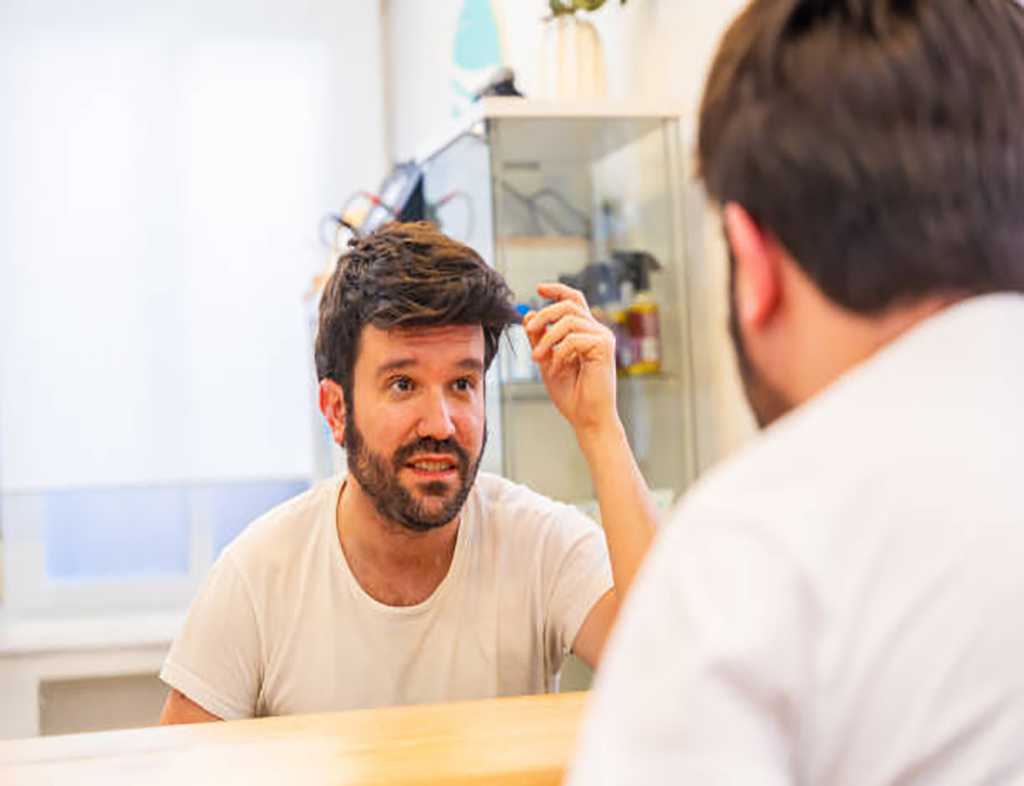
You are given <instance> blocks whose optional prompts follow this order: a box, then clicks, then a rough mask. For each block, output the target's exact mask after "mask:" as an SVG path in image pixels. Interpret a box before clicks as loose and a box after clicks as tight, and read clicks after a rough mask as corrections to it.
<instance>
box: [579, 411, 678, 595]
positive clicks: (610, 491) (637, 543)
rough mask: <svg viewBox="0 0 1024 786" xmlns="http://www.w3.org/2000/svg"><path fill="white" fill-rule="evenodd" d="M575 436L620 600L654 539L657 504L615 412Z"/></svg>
mask: <svg viewBox="0 0 1024 786" xmlns="http://www.w3.org/2000/svg"><path fill="white" fill-rule="evenodd" d="M576 438H577V441H578V442H579V445H580V449H581V450H582V451H583V455H584V457H585V458H586V460H587V464H588V465H589V467H590V474H591V476H592V477H593V480H594V488H595V489H596V491H597V504H598V506H599V507H600V509H601V523H602V525H603V527H604V531H605V537H606V538H607V539H608V553H609V556H610V558H611V563H612V574H613V576H614V578H615V589H616V595H617V597H618V600H619V602H620V603H621V601H622V599H623V598H624V597H625V594H626V592H627V591H628V589H629V587H630V585H631V584H632V583H633V578H634V577H635V576H636V573H637V571H638V570H639V568H640V563H641V562H642V561H643V558H644V555H645V554H646V553H647V549H648V548H649V546H650V545H651V541H652V540H653V538H654V531H655V528H656V527H657V522H658V509H657V506H656V505H655V504H654V498H653V497H652V496H651V492H650V490H649V489H648V488H647V483H646V482H645V481H644V478H643V475H642V474H641V473H640V467H638V466H637V463H636V460H635V459H634V458H633V451H632V450H630V448H629V441H628V440H627V439H626V431H625V429H624V428H623V426H622V423H621V421H620V420H619V419H618V418H617V417H616V418H614V420H611V421H609V422H608V423H607V424H606V425H604V426H602V427H601V428H599V429H594V430H591V431H586V432H578V433H577V434H576Z"/></svg>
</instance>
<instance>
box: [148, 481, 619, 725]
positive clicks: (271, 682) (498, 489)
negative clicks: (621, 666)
mask: <svg viewBox="0 0 1024 786" xmlns="http://www.w3.org/2000/svg"><path fill="white" fill-rule="evenodd" d="M343 480H344V479H343V478H342V477H338V478H332V479H329V480H327V481H324V482H322V483H320V484H318V485H316V486H315V487H313V488H312V489H310V490H309V491H307V492H306V493H304V494H302V495H300V496H298V497H296V498H295V499H293V500H290V501H289V502H286V503H285V504H284V505H282V506H280V507H278V508H276V509H275V510H273V511H271V512H270V513H268V514H266V515H265V516H263V517H262V518H260V519H258V520H257V521H256V522H254V523H253V524H252V525H250V526H249V527H248V528H247V529H246V530H245V532H243V533H242V535H240V536H239V537H238V538H237V539H236V540H235V541H234V542H233V543H232V544H231V545H230V546H229V547H228V548H226V549H225V550H224V552H223V553H222V554H221V556H220V558H219V559H218V560H217V562H216V564H215V565H214V567H213V569H212V570H211V572H210V575H209V576H208V578H207V579H206V582H205V583H204V585H203V587H202V589H201V590H200V591H199V594H198V596H197V597H196V599H195V601H194V602H193V605H192V607H191V609H190V611H189V614H188V617H187V619H186V621H185V624H184V627H183V629H182V630H181V632H180V634H179V635H178V637H177V639H176V640H175V642H174V644H173V645H172V647H171V650H170V653H169V654H168V656H167V660H166V663H165V664H164V667H163V670H162V671H161V674H160V676H161V678H162V679H163V680H164V682H166V683H167V684H168V685H170V686H171V687H173V688H176V689H177V690H179V691H181V692H182V693H184V694H185V695H186V696H188V697H189V698H190V699H192V701H194V702H196V703H197V704H199V705H200V706H201V707H203V708H204V709H205V710H207V711H208V712H211V713H213V714H214V715H218V716H220V717H222V718H225V719H236V718H248V717H253V716H264V715H291V714H297V713H307V712H321V711H332V710H345V709H361V708H368V707H380V706H390V705H399V704H420V703H431V702H441V701H459V700H468V699H477V698H492V697H495V696H513V695H524V694H532V693H543V692H549V691H552V690H555V689H556V688H557V676H558V673H559V670H560V669H561V666H562V662H563V660H564V658H565V656H566V654H567V653H568V652H569V650H570V648H571V646H572V643H573V641H574V639H575V637H576V633H577V631H578V630H579V628H580V626H581V625H582V624H583V621H584V620H585V619H586V616H587V614H589V612H590V610H591V608H592V607H593V606H594V604H595V603H596V602H597V601H598V600H599V599H600V598H601V597H602V596H603V595H604V594H605V593H606V592H607V591H608V590H609V589H611V588H612V585H613V582H612V574H611V568H610V564H609V561H608V553H607V547H606V544H605V539H604V535H603V533H602V532H601V530H600V528H599V527H598V526H597V525H596V524H595V523H594V522H593V521H591V520H590V519H588V518H586V517H585V516H583V515H582V514H581V513H579V512H578V511H577V510H576V509H575V508H573V507H571V506H568V505H564V504H560V503H557V502H553V501H552V500H549V499H547V498H545V497H542V496H541V495H539V494H536V493H534V492H532V491H530V490H529V489H527V488H525V487H523V486H520V485H517V484H514V483H511V482H509V481H507V480H504V479H502V478H499V477H496V476H493V475H488V474H486V473H480V474H479V475H478V477H477V480H476V482H475V483H474V485H473V489H472V490H471V492H470V495H469V497H468V499H467V501H466V503H465V506H464V507H463V511H462V519H461V522H460V525H459V532H458V535H457V539H456V545H455V553H454V556H453V558H452V564H451V567H450V568H449V571H448V574H447V576H446V577H445V578H444V580H443V581H442V582H441V584H440V585H439V586H438V588H437V589H436V590H435V591H434V593H433V594H432V595H431V596H430V597H429V598H428V599H427V600H426V601H424V602H423V603H420V604H418V605H416V606H409V607H391V606H386V605H383V604H381V603H379V602H377V601H376V600H374V599H373V598H371V597H370V596H369V595H367V594H366V592H364V591H363V589H362V588H361V587H360V586H359V583H358V582H357V581H356V579H355V577H354V576H353V575H352V573H351V572H350V570H349V567H348V564H347V562H346V560H345V556H344V553H343V552H342V549H341V545H340V543H339V542H338V536H337V530H336V526H335V506H336V503H337V499H338V494H339V493H340V489H341V485H342V482H343Z"/></svg>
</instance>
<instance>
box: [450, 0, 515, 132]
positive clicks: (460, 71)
mask: <svg viewBox="0 0 1024 786" xmlns="http://www.w3.org/2000/svg"><path fill="white" fill-rule="evenodd" d="M452 55H453V56H452V116H453V117H459V116H460V115H462V114H464V113H465V112H466V111H467V110H468V109H469V107H470V106H471V105H472V103H473V95H474V93H476V91H477V90H479V89H480V87H482V86H483V85H484V84H486V83H487V81H488V80H489V79H490V78H491V76H492V75H493V74H494V71H495V69H497V68H498V67H500V66H501V65H502V62H503V61H502V56H501V35H500V33H499V30H498V20H497V17H496V16H495V13H494V7H493V6H492V5H491V0H466V2H465V3H464V4H463V6H462V12H461V13H460V14H459V22H458V29H457V30H456V32H455V48H454V51H453V53H452Z"/></svg>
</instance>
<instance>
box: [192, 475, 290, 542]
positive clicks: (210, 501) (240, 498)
mask: <svg viewBox="0 0 1024 786" xmlns="http://www.w3.org/2000/svg"><path fill="white" fill-rule="evenodd" d="M307 488H309V484H308V483H307V482H306V481H304V480H281V481H263V482H258V483H221V484H216V485H212V486H206V487H204V488H202V489H197V491H196V492H195V493H196V494H198V495H199V498H198V500H197V501H198V502H199V504H200V505H201V506H202V507H203V508H204V510H205V512H206V515H207V516H208V519H207V520H208V521H209V522H210V523H211V527H212V529H213V550H214V556H215V557H216V555H218V554H220V552H221V550H223V548H224V547H225V546H227V545H228V544H229V543H230V542H231V541H233V540H234V539H235V538H236V537H237V536H238V534H239V533H240V532H241V531H242V530H243V529H245V528H246V527H247V526H248V525H249V524H251V523H252V522H253V521H254V520H255V519H257V518H259V517H260V516H262V515H263V514H264V513H266V512H267V511H268V510H270V509H271V508H275V507H277V506H278V505H280V504H281V503H282V502H284V501H285V500H288V499H291V498H292V497H294V496H296V495H298V494H301V493H302V492H303V491H305V490H306V489H307Z"/></svg>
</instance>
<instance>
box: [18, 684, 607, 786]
mask: <svg viewBox="0 0 1024 786" xmlns="http://www.w3.org/2000/svg"><path fill="white" fill-rule="evenodd" d="M586 696H587V694H586V693H567V694H561V695H550V696H530V697H524V698H515V699H495V700H487V701H476V702H467V703H462V704H438V705H431V706H423V707H397V708H389V709H378V710H359V711H356V712H338V713H328V714H323V715H300V716H293V717H287V718H261V719H258V720H249V721H235V722H232V723H211V724H202V725H198V726H178V727H173V728H157V729H137V730H132V731H115V732H102V733H98V734H78V735H71V736H66V737H48V738H40V739H32V740H16V741H9V742H0V784H3V786H27V785H28V784H32V786H36V784H40V785H41V784H46V785H47V786H51V785H52V784H73V785H74V786H93V784H95V785H96V786H116V785H118V784H132V785H133V786H135V785H136V784H146V785H147V786H149V784H174V785H175V786H203V784H236V783H237V784H243V785H244V786H258V785H259V784H285V785H286V786H314V785H315V784H334V785H335V786H341V785H342V784H419V785H420V786H425V785H426V784H438V785H440V784H460V785H462V784H477V783H479V784H485V783H487V784H511V783H515V784H531V786H532V784H557V783H560V782H561V778H562V772H563V770H564V768H565V766H566V764H567V763H568V760H569V756H570V754H571V753H572V747H573V743H574V741H575V738H576V731H577V727H578V725H579V722H580V719H581V717H582V714H583V707H584V703H585V701H586Z"/></svg>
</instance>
